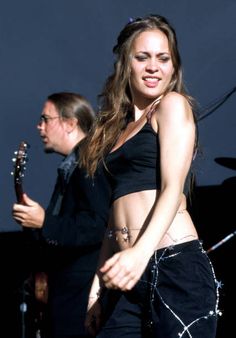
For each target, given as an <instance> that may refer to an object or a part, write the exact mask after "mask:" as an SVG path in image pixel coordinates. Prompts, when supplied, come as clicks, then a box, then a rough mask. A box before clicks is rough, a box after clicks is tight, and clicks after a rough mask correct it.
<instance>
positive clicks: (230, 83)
mask: <svg viewBox="0 0 236 338" xmlns="http://www.w3.org/2000/svg"><path fill="white" fill-rule="evenodd" d="M149 13H159V14H162V15H164V16H167V18H168V19H169V20H170V22H171V23H172V24H173V26H174V27H175V28H176V31H177V35H178V38H179V46H180V51H181V54H182V61H183V66H184V76H185V82H186V85H187V87H188V89H189V91H190V93H191V94H192V95H193V96H194V97H195V98H196V99H197V101H198V102H199V104H200V107H201V108H202V109H203V108H204V107H206V106H208V104H211V103H212V102H214V101H215V100H217V99H218V98H222V96H223V95H224V94H225V93H227V92H228V91H230V89H232V88H233V87H234V86H235V78H236V77H235V69H236V57H235V52H236V39H235V13H236V2H235V0H224V1H222V0H207V1H206V0H205V1H204V0H198V1H189V0H179V1H173V0H160V1H157V0H149V1H148V0H145V1H141V0H124V1H110V0H99V1H92V0H80V1H78V0H67V1H65V0H51V1H48V0H40V1H32V0H24V1H11V0H9V1H7V2H5V3H1V6H0V62H1V68H0V69H1V70H0V75H1V81H0V111H1V114H0V126H1V127H0V128H1V133H0V144H1V150H2V151H1V171H0V191H1V194H0V232H1V233H9V232H10V233H13V232H19V231H20V230H21V229H20V227H19V226H18V225H17V224H16V223H15V222H14V221H13V220H12V218H11V207H12V203H14V201H15V196H14V190H13V178H12V176H11V175H10V172H11V171H12V167H13V165H12V162H11V158H12V157H13V152H14V151H15V150H16V149H17V147H18V144H19V142H20V141H21V140H26V141H27V142H28V143H30V145H31V148H30V149H29V152H28V154H29V161H28V164H27V170H26V176H25V178H24V187H25V190H26V192H27V193H28V194H29V196H30V197H32V198H33V199H35V200H37V201H39V202H40V203H41V204H42V205H43V206H46V205H47V203H48V199H49V197H50V193H51V190H52V188H53V185H54V179H55V170H56V166H57V164H58V162H59V161H60V157H59V156H57V155H45V154H44V153H43V150H42V145H41V142H40V139H39V136H38V132H37V130H36V124H37V121H38V118H39V115H40V113H41V108H42V105H43V102H44V101H45V99H46V97H47V95H48V94H51V93H53V92H56V91H63V90H65V91H78V92H80V93H82V94H83V95H84V96H86V97H87V98H88V99H89V100H90V101H91V103H92V104H93V106H94V108H95V109H96V104H97V100H96V99H97V94H98V93H99V92H100V90H101V88H102V85H103V82H104V80H105V78H106V76H107V74H108V73H109V72H110V71H111V69H112V65H113V56H112V52H111V51H112V46H113V45H114V43H115V39H116V36H117V34H118V32H119V31H120V29H121V27H123V25H124V24H125V23H126V22H127V21H128V19H129V17H136V16H143V15H145V14H149ZM235 102H236V101H235V95H234V94H232V95H231V96H230V97H229V98H228V99H227V100H226V101H225V102H224V103H223V104H222V105H221V106H220V107H219V108H218V109H216V110H215V111H214V112H213V113H212V114H210V115H209V116H207V117H205V118H204V119H202V120H201V121H200V122H199V132H200V141H201V146H202V149H203V156H202V158H201V161H200V163H199V164H198V171H197V194H196V196H197V202H198V203H197V209H195V211H194V212H195V216H196V221H197V223H199V229H200V231H201V233H202V236H203V238H204V239H205V241H206V243H207V244H208V245H212V244H214V243H215V242H216V241H218V240H220V239H221V238H222V237H224V236H225V235H227V234H228V233H230V232H231V231H234V230H235V228H234V227H235V214H234V206H232V207H231V204H230V202H229V201H230V199H229V193H230V192H231V190H233V191H234V193H235V189H234V187H235V169H236V168H229V167H227V166H225V165H221V164H218V163H217V162H216V161H215V159H216V158H219V157H230V158H231V157H232V158H234V159H235V153H236V142H235V127H236V125H235V122H236V118H235ZM225 181H226V182H227V189H226V190H224V194H222V190H221V189H222V186H223V187H224V186H225ZM222 196H223V197H222ZM221 199H222V200H221ZM228 202H229V203H228ZM206 206H207V207H206ZM214 215H216V217H214ZM227 215H228V216H227ZM203 224H204V225H203ZM233 245H235V239H234V238H233V239H231V240H230V241H229V242H227V244H226V243H225V244H224V247H222V248H220V249H219V251H218V252H217V253H216V254H215V253H213V254H212V255H213V259H215V260H217V263H216V264H217V265H219V267H218V269H219V273H220V274H221V275H222V277H223V279H224V277H225V275H226V274H227V272H225V271H221V262H222V260H223V259H224V260H225V259H226V257H227V258H228V257H230V256H231V255H232V254H233V253H234V251H233V250H234V249H233ZM224 250H225V251H224ZM227 250H231V251H229V252H227ZM218 255H219V257H218ZM225 279H227V278H226V277H225Z"/></svg>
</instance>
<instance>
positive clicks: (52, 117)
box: [37, 101, 66, 153]
mask: <svg viewBox="0 0 236 338" xmlns="http://www.w3.org/2000/svg"><path fill="white" fill-rule="evenodd" d="M37 128H38V130H39V132H40V137H41V139H42V141H43V143H44V150H45V152H47V153H51V152H57V153H61V150H62V146H63V140H64V137H65V133H66V130H65V121H63V118H62V117H61V116H59V114H58V111H57V109H56V107H55V105H54V104H53V103H52V102H50V101H46V102H45V104H44V107H43V111H42V113H41V116H40V122H39V124H38V125H37Z"/></svg>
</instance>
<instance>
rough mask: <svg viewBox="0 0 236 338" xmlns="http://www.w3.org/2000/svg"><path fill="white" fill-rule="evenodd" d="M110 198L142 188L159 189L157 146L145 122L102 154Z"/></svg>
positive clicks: (158, 154)
mask: <svg viewBox="0 0 236 338" xmlns="http://www.w3.org/2000/svg"><path fill="white" fill-rule="evenodd" d="M105 162H106V166H107V169H108V179H109V181H110V184H111V188H112V201H114V200H116V199H117V198H119V197H121V196H124V195H127V194H130V193H133V192H137V191H142V190H152V189H155V190H156V189H160V186H161V180H160V147H159V140H158V137H157V134H156V133H155V131H154V130H153V128H152V126H151V124H150V123H148V122H146V123H145V125H144V126H143V127H142V128H141V130H140V131H139V132H138V133H137V134H135V135H134V136H132V137H131V138H130V139H128V140H127V141H126V142H125V143H124V144H123V145H122V146H120V147H119V148H118V149H116V150H114V151H112V152H111V153H109V154H108V156H107V157H106V161H105Z"/></svg>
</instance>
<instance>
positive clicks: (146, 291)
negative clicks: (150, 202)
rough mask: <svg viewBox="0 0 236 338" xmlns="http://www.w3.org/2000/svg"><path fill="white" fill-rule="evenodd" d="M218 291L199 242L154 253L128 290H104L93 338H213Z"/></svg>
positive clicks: (209, 265) (209, 264)
mask: <svg viewBox="0 0 236 338" xmlns="http://www.w3.org/2000/svg"><path fill="white" fill-rule="evenodd" d="M216 287H217V282H216V279H215V275H214V271H213V268H212V265H211V263H210V261H209V258H208V257H207V254H206V252H205V251H204V250H203V248H202V245H201V243H200V242H199V241H198V240H193V241H190V242H186V243H182V244H177V245H173V246H169V247H167V248H163V249H160V250H157V251H156V252H155V253H154V254H153V256H152V257H151V259H150V261H149V264H148V266H147V268H146V270H145V272H144V274H143V275H142V277H141V279H140V280H139V281H138V283H137V284H136V285H135V287H134V288H133V289H132V290H131V291H128V292H121V291H116V290H115V291H114V290H108V291H107V294H106V296H105V297H104V300H103V302H106V306H105V312H106V313H105V318H104V321H105V324H104V326H103V327H102V330H101V332H100V333H99V334H98V335H97V338H121V337H122V338H125V337H127V338H147V337H148V338H152V337H153V338H154V337H155V338H167V337H168V338H176V337H183V338H184V337H190V336H191V337H194V338H195V337H196V338H197V337H202V338H215V336H216V325H217V314H218V308H217V305H218V299H217V295H216ZM186 310H187V311H186Z"/></svg>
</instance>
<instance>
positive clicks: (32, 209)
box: [12, 193, 45, 229]
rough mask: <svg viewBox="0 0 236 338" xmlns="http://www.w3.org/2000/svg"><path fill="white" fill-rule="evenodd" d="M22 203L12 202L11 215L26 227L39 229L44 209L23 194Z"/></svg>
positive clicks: (42, 220)
mask: <svg viewBox="0 0 236 338" xmlns="http://www.w3.org/2000/svg"><path fill="white" fill-rule="evenodd" d="M22 202H23V204H17V203H15V204H13V208H12V215H13V218H14V219H15V220H16V222H17V223H19V224H21V225H22V226H24V227H27V228H35V229H40V228H42V226H43V222H44V217H45V211H44V209H43V208H42V207H41V205H40V204H39V203H37V202H35V201H33V200H32V199H30V198H29V197H28V196H27V195H26V194H25V193H24V194H23V200H22Z"/></svg>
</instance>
